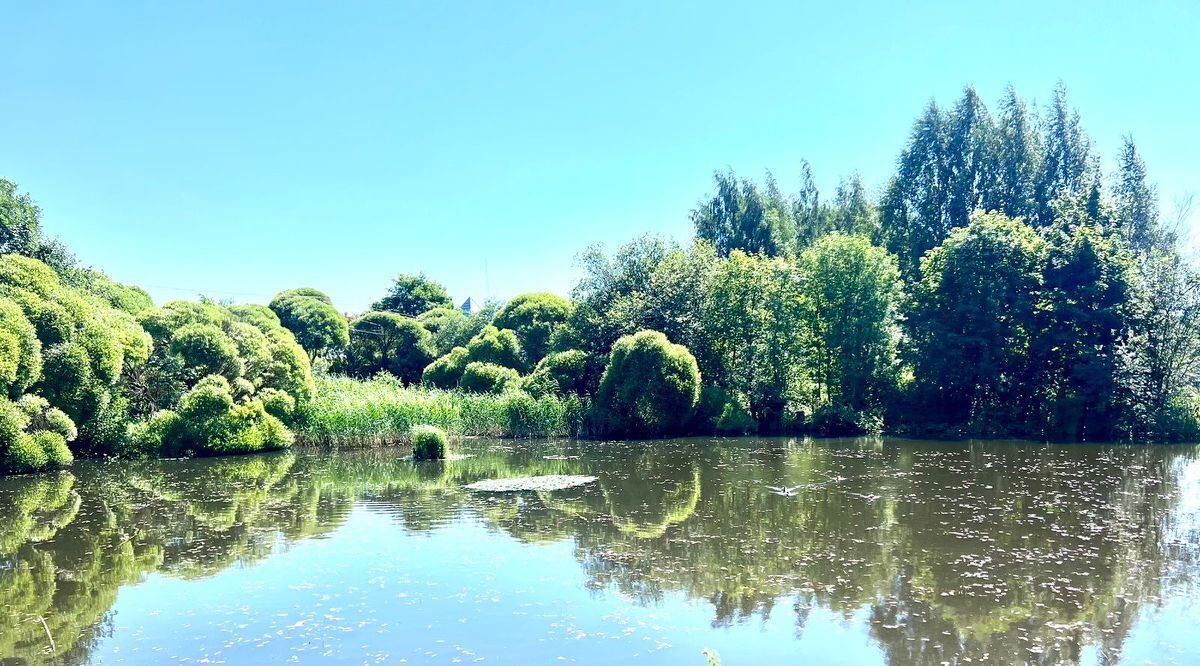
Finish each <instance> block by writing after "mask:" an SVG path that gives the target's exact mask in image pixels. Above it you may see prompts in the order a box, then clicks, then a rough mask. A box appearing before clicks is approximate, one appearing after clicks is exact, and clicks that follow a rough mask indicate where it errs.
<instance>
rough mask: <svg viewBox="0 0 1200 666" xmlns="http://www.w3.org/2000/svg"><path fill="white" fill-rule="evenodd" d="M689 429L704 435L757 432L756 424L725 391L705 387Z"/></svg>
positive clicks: (740, 404)
mask: <svg viewBox="0 0 1200 666" xmlns="http://www.w3.org/2000/svg"><path fill="white" fill-rule="evenodd" d="M689 429H690V430H692V431H693V432H696V433H699V434H704V435H749V434H752V433H755V432H758V422H757V421H755V420H754V417H753V416H751V415H750V412H749V411H748V410H747V409H746V407H745V406H743V405H742V403H741V402H740V401H738V400H737V398H735V397H734V396H732V395H730V394H729V393H727V392H726V391H725V389H722V388H719V387H716V386H705V387H704V388H703V389H702V390H701V391H700V401H699V403H698V404H697V406H696V415H695V416H694V417H693V419H692V425H691V426H690V428H689Z"/></svg>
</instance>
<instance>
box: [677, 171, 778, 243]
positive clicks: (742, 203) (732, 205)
mask: <svg viewBox="0 0 1200 666" xmlns="http://www.w3.org/2000/svg"><path fill="white" fill-rule="evenodd" d="M713 180H714V181H715V183H716V187H717V192H716V194H715V195H713V197H712V199H710V200H708V201H705V202H701V203H700V205H698V206H697V207H696V209H695V210H693V211H692V223H693V224H694V225H695V226H696V237H697V238H702V239H704V240H706V241H708V242H710V243H712V244H713V247H715V248H716V249H717V252H719V253H720V254H721V255H722V256H728V255H729V253H730V252H732V251H734V250H742V251H745V252H749V253H755V254H765V255H769V256H776V255H784V254H791V253H793V252H795V250H796V225H795V223H794V221H793V219H792V214H791V213H792V211H791V207H790V206H789V204H788V202H787V200H786V199H785V198H784V196H783V194H782V193H781V192H780V191H779V187H778V186H777V185H776V183H775V179H774V178H773V177H772V176H771V174H770V173H768V174H767V186H766V189H765V191H760V190H759V189H758V186H757V185H755V184H754V183H753V182H751V181H749V180H746V179H740V180H739V179H738V177H737V176H735V175H734V174H733V172H732V171H728V172H725V173H721V172H716V173H714V174H713Z"/></svg>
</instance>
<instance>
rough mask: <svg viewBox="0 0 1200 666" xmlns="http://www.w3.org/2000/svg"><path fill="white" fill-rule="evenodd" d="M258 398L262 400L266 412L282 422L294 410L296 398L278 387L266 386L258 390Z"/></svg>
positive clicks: (290, 415) (289, 416)
mask: <svg viewBox="0 0 1200 666" xmlns="http://www.w3.org/2000/svg"><path fill="white" fill-rule="evenodd" d="M258 400H259V401H260V402H262V404H263V408H264V409H266V410H267V413H268V414H270V415H271V416H274V417H275V418H277V419H279V420H281V421H284V422H286V421H288V419H290V418H292V415H293V414H294V413H295V412H296V399H295V398H293V397H292V396H291V395H289V394H287V393H284V392H283V391H280V390H279V389H273V388H268V389H263V390H262V391H259V393H258Z"/></svg>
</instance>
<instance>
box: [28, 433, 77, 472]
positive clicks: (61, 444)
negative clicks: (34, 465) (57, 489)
mask: <svg viewBox="0 0 1200 666" xmlns="http://www.w3.org/2000/svg"><path fill="white" fill-rule="evenodd" d="M29 437H30V439H32V440H33V443H34V445H36V446H37V447H38V448H39V449H41V450H42V452H43V453H44V454H45V456H46V465H47V466H48V467H67V466H69V465H70V464H71V463H73V462H75V457H74V456H73V455H71V449H69V448H67V440H66V439H64V438H63V436H62V435H60V434H58V433H57V432H50V431H49V430H39V431H37V432H35V433H33V434H32V435H30V436H29Z"/></svg>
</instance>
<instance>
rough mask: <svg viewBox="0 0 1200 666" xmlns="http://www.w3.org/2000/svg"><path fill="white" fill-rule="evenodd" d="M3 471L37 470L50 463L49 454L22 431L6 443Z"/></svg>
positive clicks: (21, 471)
mask: <svg viewBox="0 0 1200 666" xmlns="http://www.w3.org/2000/svg"><path fill="white" fill-rule="evenodd" d="M0 464H3V467H4V471H5V472H6V473H9V474H29V473H31V472H38V471H41V470H43V469H45V468H46V467H48V466H49V464H50V456H48V455H47V454H46V450H45V449H43V448H42V446H41V444H39V443H38V442H37V440H35V439H34V438H33V437H32V436H30V435H27V434H24V433H22V434H21V435H20V436H18V437H17V438H16V439H14V440H12V441H10V442H8V443H7V446H6V448H5V450H4V459H3V462H2V463H0Z"/></svg>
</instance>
